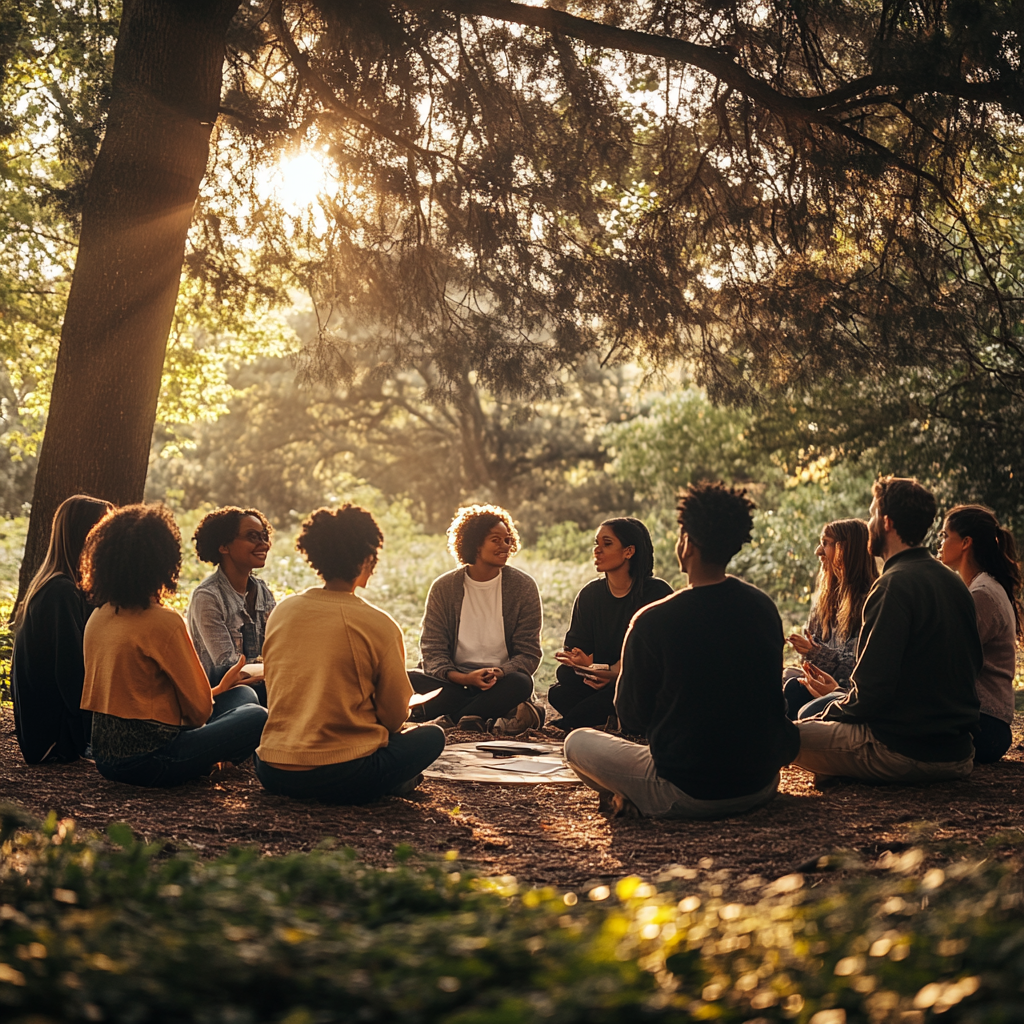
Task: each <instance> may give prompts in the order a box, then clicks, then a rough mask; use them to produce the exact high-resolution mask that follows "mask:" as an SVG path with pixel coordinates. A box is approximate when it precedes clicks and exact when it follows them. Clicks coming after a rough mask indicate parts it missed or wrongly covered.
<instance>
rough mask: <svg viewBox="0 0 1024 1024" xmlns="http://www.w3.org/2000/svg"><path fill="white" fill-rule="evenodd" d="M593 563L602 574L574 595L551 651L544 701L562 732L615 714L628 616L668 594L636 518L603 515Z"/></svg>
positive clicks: (592, 724)
mask: <svg viewBox="0 0 1024 1024" xmlns="http://www.w3.org/2000/svg"><path fill="white" fill-rule="evenodd" d="M594 568H595V569H597V571H598V572H600V573H603V574H604V578H603V579H597V580H594V581H593V582H592V583H588V584H587V585H586V586H585V587H584V588H583V589H582V590H581V591H580V592H579V593H578V594H577V595H576V603H575V604H574V605H573V609H572V619H571V620H570V622H569V632H568V633H566V634H565V650H562V651H559V652H557V653H556V654H555V658H556V659H557V660H558V661H559V662H561V664H560V665H559V667H558V672H557V674H556V678H557V682H556V683H555V684H554V685H553V686H552V687H551V689H550V690H548V701H549V702H550V703H551V706H552V707H553V708H554V709H555V710H556V711H557V712H558V713H559V714H560V715H561V716H562V717H561V718H560V719H559V720H558V721H555V722H552V723H551V724H552V725H553V726H554V727H555V728H556V729H563V730H565V731H566V732H570V731H572V730H573V729H582V728H585V727H588V726H589V727H595V726H598V727H599V726H603V725H605V724H607V722H608V719H609V718H610V717H611V716H612V715H614V713H615V706H614V701H615V680H616V679H617V678H618V675H619V660H620V658H621V657H622V642H623V640H625V638H626V630H627V629H628V628H629V623H630V620H631V619H632V618H633V616H634V615H635V614H636V613H637V612H638V611H639V610H640V609H641V608H643V607H644V605H648V604H651V603H652V602H653V601H660V600H661V598H663V597H668V595H669V594H671V593H672V588H671V587H670V586H669V585H668V584H667V583H666V582H665V581H664V580H662V579H658V577H657V576H655V575H654V545H653V544H652V543H651V535H650V533H649V532H648V531H647V527H646V526H644V524H643V523H642V522H640V520H639V519H633V518H632V517H622V518H618V519H606V520H605V521H604V522H603V523H602V524H601V525H600V526H599V527H598V530H597V535H596V536H595V537H594ZM583 670H585V671H586V673H587V674H586V675H583V674H581V672H582V671H583Z"/></svg>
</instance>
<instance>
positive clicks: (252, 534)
mask: <svg viewBox="0 0 1024 1024" xmlns="http://www.w3.org/2000/svg"><path fill="white" fill-rule="evenodd" d="M238 537H239V539H240V540H247V541H248V542H249V543H250V544H259V543H260V541H262V542H263V543H264V544H269V543H270V534H269V533H268V532H267V531H266V530H250V531H249V532H248V533H240V534H239V535H238Z"/></svg>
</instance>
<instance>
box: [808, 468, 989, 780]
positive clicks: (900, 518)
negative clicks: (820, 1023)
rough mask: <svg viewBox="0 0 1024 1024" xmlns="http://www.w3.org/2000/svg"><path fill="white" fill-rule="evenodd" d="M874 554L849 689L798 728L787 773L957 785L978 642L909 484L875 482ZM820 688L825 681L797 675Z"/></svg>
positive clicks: (929, 509) (970, 759)
mask: <svg viewBox="0 0 1024 1024" xmlns="http://www.w3.org/2000/svg"><path fill="white" fill-rule="evenodd" d="M872 493H873V496H874V499H873V501H872V502H871V520H870V522H869V523H868V532H869V536H870V541H869V542H870V545H871V553H872V554H873V555H875V556H876V557H878V558H883V559H885V567H884V569H883V571H882V575H881V576H880V577H879V578H878V580H877V582H876V583H875V585H874V586H873V587H872V589H871V592H870V593H869V594H868V597H867V601H866V602H865V604H864V624H863V626H862V628H861V631H860V638H859V640H858V642H857V664H856V666H855V667H854V670H853V674H852V677H851V678H852V682H853V686H852V688H851V690H850V692H849V694H847V695H846V696H845V697H844V698H842V699H841V700H837V701H836V702H835V703H833V704H832V705H830V706H829V708H828V709H827V710H826V711H824V712H823V713H822V715H821V716H820V718H817V719H814V718H812V719H809V720H807V721H805V722H799V723H798V725H797V727H798V728H799V730H800V753H799V755H798V756H797V758H796V760H795V761H794V764H798V765H800V766H801V767H802V768H806V769H808V770H809V771H813V772H815V773H816V774H817V775H819V776H845V777H851V778H857V779H868V780H871V781H874V782H931V781H938V780H942V779H957V778H964V777H966V776H967V775H969V774H970V773H971V769H972V768H973V767H974V744H973V742H972V739H971V732H972V730H973V729H974V728H976V727H977V724H978V709H979V704H978V697H977V695H976V693H975V685H974V683H975V679H976V678H977V676H978V673H979V672H980V671H981V666H982V653H981V640H980V638H979V636H978V626H977V618H976V615H975V610H974V606H973V603H972V599H971V594H970V591H969V590H968V589H967V587H965V586H964V584H963V581H962V580H961V579H960V578H959V576H957V575H956V573H952V572H950V571H949V570H948V569H946V567H945V566H943V565H942V564H941V563H940V562H938V561H937V560H936V559H935V558H933V557H932V555H931V553H930V552H929V551H927V550H926V549H925V548H924V547H922V542H923V541H924V536H925V534H926V533H927V532H928V528H929V526H931V524H932V520H933V519H934V518H935V512H936V505H935V498H934V497H933V496H932V495H931V494H930V493H929V492H928V491H927V490H925V488H923V487H922V486H921V485H920V484H919V483H918V482H917V481H916V480H910V479H902V478H899V477H893V476H887V477H883V478H881V479H880V480H877V481H876V482H875V486H874V488H873V491H872ZM804 668H805V671H808V672H809V674H810V675H812V676H813V677H814V678H815V679H816V680H817V681H818V682H819V683H822V684H825V687H826V688H827V684H828V682H829V680H828V679H827V677H825V675H824V673H821V672H820V670H817V669H815V668H814V666H808V665H805V666H804Z"/></svg>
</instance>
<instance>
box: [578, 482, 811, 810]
mask: <svg viewBox="0 0 1024 1024" xmlns="http://www.w3.org/2000/svg"><path fill="white" fill-rule="evenodd" d="M754 508H755V506H754V503H753V502H752V501H750V500H749V499H748V498H747V497H746V492H745V491H743V490H737V489H734V488H730V487H726V486H724V485H723V484H709V483H702V484H697V485H691V486H690V487H688V488H687V490H686V492H685V493H684V494H683V495H682V497H681V498H680V500H679V506H678V519H679V542H678V544H677V546H676V555H677V557H678V559H679V566H680V568H681V569H682V570H683V572H685V573H686V574H687V578H688V582H689V586H687V587H686V588H685V589H684V590H681V591H679V592H677V593H675V594H672V595H671V596H669V597H665V598H662V599H661V600H660V601H656V602H655V603H654V604H651V605H648V606H647V607H646V608H641V609H640V611H639V612H637V614H636V615H635V616H634V618H633V621H632V623H631V624H630V627H629V632H628V633H627V634H626V639H625V642H624V644H623V649H622V669H621V671H620V673H619V679H618V683H617V686H616V691H615V709H616V712H617V713H618V716H619V722H620V724H621V726H622V729H623V731H624V732H627V733H633V734H637V735H643V736H646V737H647V739H648V740H649V742H650V746H643V745H641V744H639V743H631V742H629V741H628V740H625V739H622V738H620V737H618V736H612V735H609V734H607V733H602V732H597V731H596V730H594V729H578V730H576V731H575V732H572V733H570V734H569V736H568V737H567V738H566V741H565V756H566V759H567V760H568V761H569V763H570V764H571V765H572V767H573V768H574V769H575V771H576V773H577V774H578V775H579V776H580V778H581V779H582V780H583V781H584V782H585V783H586V784H587V785H588V786H590V787H591V788H592V789H595V790H597V791H598V793H600V794H601V805H602V808H603V809H605V810H609V811H612V812H613V813H615V814H626V815H636V814H640V815H645V816H650V817H677V818H720V817H726V816H728V815H730V814H740V813H742V812H744V811H749V810H752V809H753V808H755V807H759V806H761V805H762V804H765V803H767V802H768V801H769V800H771V798H772V797H773V796H774V795H775V792H776V790H777V788H778V783H779V769H780V768H781V767H782V766H783V765H784V764H789V762H790V761H792V760H793V758H794V757H795V756H796V753H797V750H798V749H799V746H800V738H799V734H798V733H797V730H796V726H795V725H794V724H793V723H792V722H790V721H788V719H787V718H786V711H785V706H784V703H783V699H782V689H781V687H780V686H779V679H780V677H781V673H782V648H783V643H784V638H783V631H782V620H781V619H780V618H779V613H778V611H777V610H776V608H775V605H774V603H773V602H772V599H771V598H770V597H768V596H767V595H766V594H763V593H762V592H761V591H760V590H758V589H757V588H756V587H753V586H751V585H750V584H749V583H744V582H743V581H742V580H740V579H737V578H736V577H735V576H729V575H727V574H726V571H725V570H726V566H727V565H728V564H729V561H730V559H731V558H732V557H733V556H734V555H735V554H736V553H737V552H738V551H739V550H740V548H741V547H743V545H744V544H745V543H746V542H747V541H748V540H749V539H750V533H751V528H752V525H753V518H752V515H751V513H752V511H753V509H754ZM726 707H728V709H729V710H728V713H726V712H725V710H724V709H725V708H726Z"/></svg>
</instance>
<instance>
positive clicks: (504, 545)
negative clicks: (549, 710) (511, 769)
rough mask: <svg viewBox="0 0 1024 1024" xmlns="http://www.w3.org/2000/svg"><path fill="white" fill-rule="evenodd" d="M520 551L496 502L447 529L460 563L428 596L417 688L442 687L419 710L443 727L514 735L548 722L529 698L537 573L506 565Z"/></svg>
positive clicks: (464, 514) (536, 643) (464, 511)
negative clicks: (531, 573) (534, 576)
mask: <svg viewBox="0 0 1024 1024" xmlns="http://www.w3.org/2000/svg"><path fill="white" fill-rule="evenodd" d="M518 549H519V534H518V533H517V532H516V528H515V525H514V523H513V522H512V517H511V516H510V515H509V513H508V512H506V511H505V509H503V508H500V507H499V506H497V505H470V506H467V507H465V508H460V509H459V510H458V512H457V513H456V514H455V518H454V519H453V520H452V524H451V526H449V527H448V550H449V551H450V552H451V554H452V556H453V557H454V559H455V561H456V563H457V565H458V568H457V569H454V570H453V571H452V572H448V573H445V574H444V575H443V576H439V577H438V578H437V579H436V580H434V582H433V583H432V584H431V587H430V593H429V594H427V605H426V610H425V611H424V614H423V625H422V627H421V637H420V653H421V655H422V659H423V660H422V668H423V671H422V672H415V671H414V672H410V673H409V678H410V680H411V681H412V685H413V688H414V689H415V690H416V691H417V692H418V693H429V692H430V691H431V690H436V689H437V688H438V687H440V688H441V693H440V694H438V695H437V696H436V697H434V698H432V699H431V700H429V701H427V703H426V704H422V705H420V706H419V708H417V709H415V713H416V717H417V718H419V719H421V720H431V719H435V720H437V722H438V724H439V725H441V726H443V727H445V728H454V727H455V725H456V723H458V727H459V728H462V729H468V730H472V731H492V732H494V733H496V734H499V735H506V736H509V735H517V734H518V733H521V732H525V731H526V730H527V729H531V728H532V729H537V728H540V726H541V725H543V721H544V719H543V713H542V711H541V709H540V708H539V707H537V706H536V705H535V704H533V702H532V697H533V673H534V672H536V671H537V666H538V665H539V664H540V660H541V648H540V631H541V625H542V622H543V612H542V609H541V602H540V592H539V591H538V590H537V584H536V582H535V581H534V580H533V577H531V576H529V575H527V574H526V573H525V572H521V571H520V570H519V569H515V568H513V567H512V566H510V565H508V564H507V563H508V560H509V558H510V557H511V556H512V555H513V554H515V552H516V551H517V550H518Z"/></svg>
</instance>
